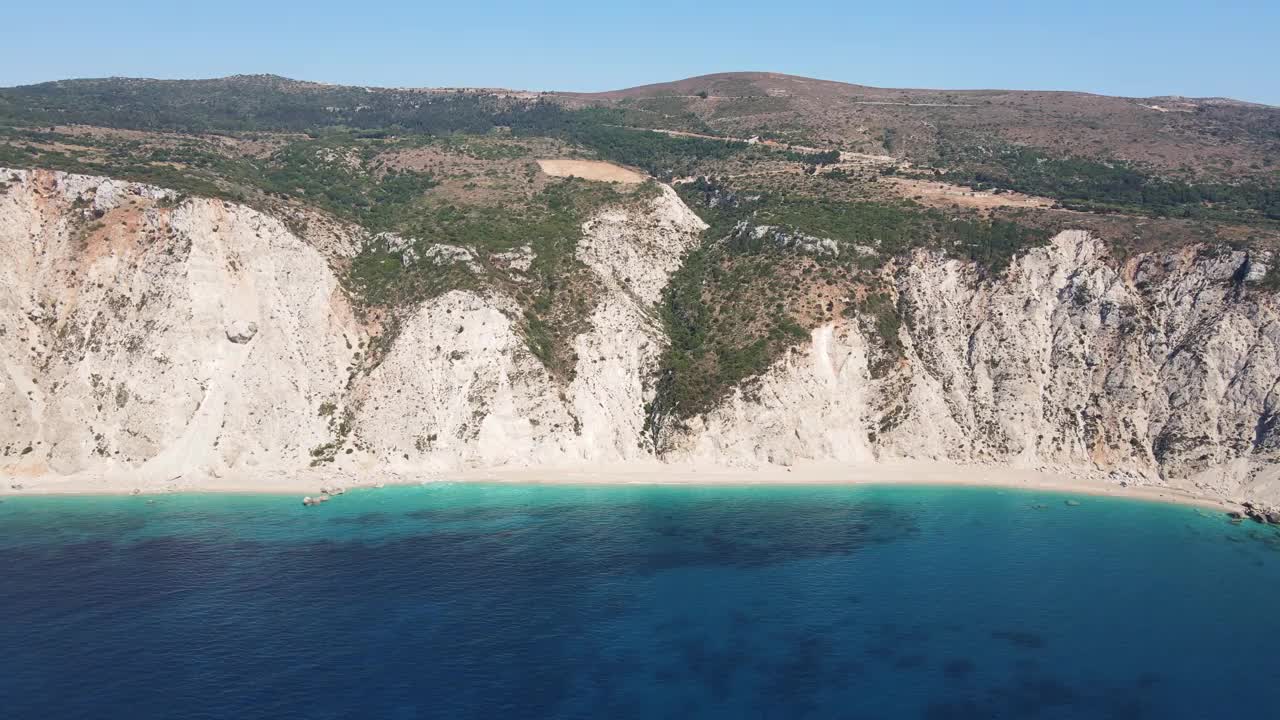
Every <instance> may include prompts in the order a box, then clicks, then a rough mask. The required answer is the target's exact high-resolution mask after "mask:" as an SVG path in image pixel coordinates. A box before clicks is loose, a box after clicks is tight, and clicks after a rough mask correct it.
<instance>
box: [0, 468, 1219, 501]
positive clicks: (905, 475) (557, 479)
mask: <svg viewBox="0 0 1280 720" xmlns="http://www.w3.org/2000/svg"><path fill="white" fill-rule="evenodd" d="M437 482H461V483H510V484H526V485H544V484H545V485H690V486H699V485H702V486H717V485H849V486H858V485H866V486H890V485H927V486H962V487H985V488H1004V489H1020V490H1042V491H1047V492H1055V493H1065V494H1078V495H1082V496H1092V497H1117V498H1128V499H1135V500H1146V501H1151V502H1164V503H1172V504H1179V505H1191V506H1196V507H1202V508H1209V509H1214V510H1220V511H1223V512H1226V511H1229V510H1234V509H1237V508H1239V505H1237V504H1236V503H1234V502H1231V501H1230V500H1228V499H1226V498H1222V497H1217V496H1213V495H1209V494H1204V493H1197V492H1195V491H1193V490H1189V489H1187V488H1181V487H1175V486H1169V485H1145V484H1132V483H1131V484H1128V485H1126V486H1121V485H1120V484H1119V483H1118V482H1116V481H1112V480H1106V479H1103V476H1101V475H1100V474H1098V473H1090V472H1087V471H1083V470H1081V471H1075V472H1064V471H1050V470H1041V469H1034V468H1018V467H1010V466H1003V465H964V464H956V463H945V462H932V461H902V462H885V463H875V464H844V463H825V462H823V463H816V462H815V463H803V464H798V465H795V466H790V467H784V466H778V465H766V466H761V467H732V466H726V465H698V464H670V465H668V464H664V463H658V462H652V461H650V462H639V463H629V464H602V465H565V466H539V467H499V468H477V469H465V470H455V471H439V472H394V471H389V470H369V471H360V470H349V469H343V470H336V469H331V468H325V469H307V470H303V471H299V472H295V473H282V472H263V473H235V474H228V475H207V476H198V477H189V476H186V475H182V476H177V477H174V478H169V479H149V480H146V479H143V480H139V479H136V478H134V479H131V478H129V477H128V476H123V475H120V476H105V475H87V474H80V475H69V476H48V475H46V476H37V477H29V478H21V477H6V478H5V479H4V480H3V484H2V485H0V498H8V497H23V496H77V495H81V496H94V495H99V496H112V495H116V496H118V495H161V494H170V493H213V494H223V493H225V494H262V495H286V496H287V495H297V496H299V499H301V497H302V496H305V495H316V494H319V493H320V491H321V489H322V488H326V487H341V488H343V489H346V490H353V489H373V488H379V487H386V486H396V485H400V486H403V485H421V484H427V483H437ZM13 485H20V486H21V489H15V488H13V487H12V486H13Z"/></svg>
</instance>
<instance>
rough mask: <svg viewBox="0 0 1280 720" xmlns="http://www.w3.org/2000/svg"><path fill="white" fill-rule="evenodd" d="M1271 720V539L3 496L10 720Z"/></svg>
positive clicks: (835, 505)
mask: <svg viewBox="0 0 1280 720" xmlns="http://www.w3.org/2000/svg"><path fill="white" fill-rule="evenodd" d="M1226 717H1233V718H1234V717H1247V718H1280V530H1278V529H1276V528H1273V527H1266V526H1262V525H1257V524H1255V523H1251V522H1246V523H1244V524H1240V525H1232V524H1230V523H1229V522H1228V520H1227V518H1226V517H1225V516H1224V515H1222V514H1221V513H1219V512H1214V511H1209V510H1203V509H1198V508H1194V507H1188V506H1178V505H1168V504H1160V503H1152V502H1141V501H1135V500H1127V499H1116V498H1099V497H1088V496H1072V495H1061V494H1053V493H1045V492H1029V491H1015V490H999V489H987V488H966V487H953V486H947V487H908V486H883V487H874V486H858V487H841V486H818V485H815V486H803V485H794V486H784V487H776V486H769V487H764V486H742V487H727V486H717V487H690V486H678V487H677V486H617V485H614V486H604V485H601V486H586V485H584V486H559V485H482V484H452V483H434V484H430V485H424V486H412V487H394V488H384V489H378V490H362V491H354V492H349V493H347V494H346V495H343V496H341V497H337V498H334V499H333V500H331V501H330V502H328V503H326V504H324V505H321V506H317V507H303V506H302V504H301V502H300V498H298V497H294V496H287V497H286V496H274V495H198V494H191V495H185V494H175V495H162V496H152V497H148V496H135V497H12V496H11V497H8V498H5V499H4V501H3V503H2V504H0V718H4V719H6V720H26V719H30V720H58V719H61V718H95V719H96V718H126V719H128V720H151V719H153V718H154V719H157V720H158V719H160V718H164V719H166V720H167V719H169V718H236V719H247V718H271V719H279V718H400V719H404V720H410V719H414V718H451V719H452V718H458V719H463V718H484V719H490V718H494V719H496V718H503V719H507V718H611V719H612V718H735V719H737V718H850V719H853V718H859V719H872V718H875V719H886V720H888V719H893V720H898V719H904V718H905V719H911V718H921V719H924V720H944V719H946V720H951V719H959V718H964V719H969V718H975V719H976V718H984V719H992V718H1037V719H1042V720H1052V719H1055V718H1117V719H1124V720H1139V719H1142V718H1160V719H1162V720H1169V719H1178V718H1187V719H1188V720H1193V719H1194V720H1203V719H1206V718H1226Z"/></svg>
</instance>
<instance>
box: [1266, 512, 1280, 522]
mask: <svg viewBox="0 0 1280 720" xmlns="http://www.w3.org/2000/svg"><path fill="white" fill-rule="evenodd" d="M1267 522H1268V523H1270V524H1272V525H1280V510H1273V511H1271V512H1269V513H1267Z"/></svg>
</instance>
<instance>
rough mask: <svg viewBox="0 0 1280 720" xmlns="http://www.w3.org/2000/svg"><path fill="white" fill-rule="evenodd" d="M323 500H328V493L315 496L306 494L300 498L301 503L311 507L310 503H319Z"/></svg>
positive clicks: (323, 501)
mask: <svg viewBox="0 0 1280 720" xmlns="http://www.w3.org/2000/svg"><path fill="white" fill-rule="evenodd" d="M325 502H329V496H328V495H317V496H316V497H311V496H310V495H308V496H306V497H304V498H302V504H303V505H306V506H307V507H311V506H312V505H319V504H320V503H325Z"/></svg>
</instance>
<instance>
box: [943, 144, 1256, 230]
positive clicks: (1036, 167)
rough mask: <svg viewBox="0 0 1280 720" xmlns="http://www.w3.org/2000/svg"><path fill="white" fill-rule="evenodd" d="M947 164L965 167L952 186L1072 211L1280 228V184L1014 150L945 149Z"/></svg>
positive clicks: (951, 179) (956, 173)
mask: <svg viewBox="0 0 1280 720" xmlns="http://www.w3.org/2000/svg"><path fill="white" fill-rule="evenodd" d="M941 159H942V161H943V162H944V163H954V164H956V165H957V166H958V167H959V169H956V170H952V171H950V172H947V173H945V174H943V176H942V177H943V178H944V179H946V180H947V181H949V182H954V183H959V184H962V185H968V186H970V187H974V188H977V189H980V190H989V189H993V188H994V189H998V190H1013V191H1016V192H1021V193H1026V194H1028V195H1040V196H1043V197H1049V198H1053V199H1055V200H1058V201H1060V202H1061V203H1062V205H1063V206H1064V207H1066V208H1068V209H1072V210H1085V211H1094V212H1125V213H1138V214H1144V215H1155V216H1160V217H1178V218H1197V219H1209V220H1234V221H1265V220H1271V221H1280V181H1277V182H1272V183H1271V184H1269V185H1267V184H1262V183H1260V182H1256V181H1248V182H1247V181H1241V182H1239V183H1236V184H1225V183H1196V184H1192V183H1187V182H1184V181H1181V180H1170V179H1164V178H1160V177H1156V176H1154V175H1151V174H1149V173H1147V172H1144V171H1143V170H1142V169H1140V168H1138V167H1135V166H1133V165H1132V164H1129V163H1125V162H1121V161H1115V162H1110V163H1104V162H1097V161H1094V160H1086V159H1082V158H1053V157H1050V156H1048V155H1045V154H1044V153H1042V152H1040V151H1038V150H1036V149H1034V148H1025V147H1015V146H999V147H998V149H996V150H994V151H992V152H990V153H987V154H978V153H975V152H974V151H973V149H972V146H968V145H966V146H958V147H957V146H954V145H944V146H942V155H941Z"/></svg>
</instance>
